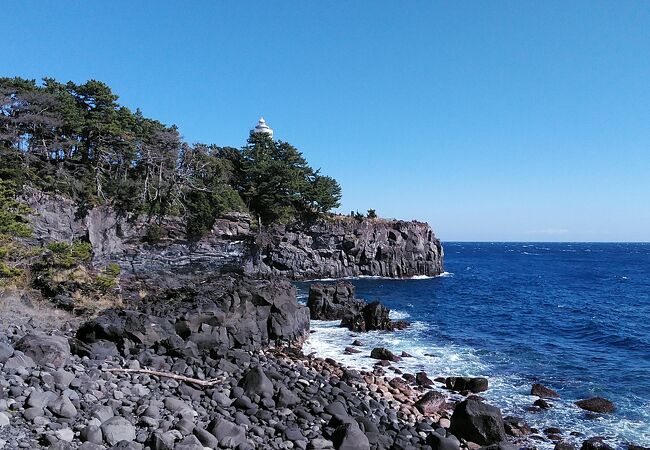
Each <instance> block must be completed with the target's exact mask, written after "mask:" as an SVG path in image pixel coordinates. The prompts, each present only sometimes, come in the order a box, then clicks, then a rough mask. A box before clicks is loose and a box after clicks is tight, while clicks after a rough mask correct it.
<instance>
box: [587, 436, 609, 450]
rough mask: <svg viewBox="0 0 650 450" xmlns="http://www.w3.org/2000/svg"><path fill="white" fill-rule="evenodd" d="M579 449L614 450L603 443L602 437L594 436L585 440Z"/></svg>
mask: <svg viewBox="0 0 650 450" xmlns="http://www.w3.org/2000/svg"><path fill="white" fill-rule="evenodd" d="M580 450H614V448H613V447H612V446H610V445H608V444H607V443H605V440H604V438H603V437H601V436H596V437H592V438H589V439H587V440H585V441H584V442H583V443H582V446H581V447H580Z"/></svg>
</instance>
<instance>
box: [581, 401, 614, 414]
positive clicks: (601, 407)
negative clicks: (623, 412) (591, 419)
mask: <svg viewBox="0 0 650 450" xmlns="http://www.w3.org/2000/svg"><path fill="white" fill-rule="evenodd" d="M575 404H576V406H577V407H578V408H581V409H584V410H587V411H591V412H595V413H611V412H614V411H615V410H616V406H615V405H614V403H612V402H610V401H609V400H607V399H605V398H602V397H593V398H588V399H585V400H578V401H577V402H576V403H575Z"/></svg>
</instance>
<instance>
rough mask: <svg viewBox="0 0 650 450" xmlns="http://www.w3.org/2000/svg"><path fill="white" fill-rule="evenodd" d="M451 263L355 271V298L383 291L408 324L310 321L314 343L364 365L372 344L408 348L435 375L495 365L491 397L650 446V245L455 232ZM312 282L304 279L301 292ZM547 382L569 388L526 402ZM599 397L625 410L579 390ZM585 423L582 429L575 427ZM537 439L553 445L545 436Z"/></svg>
mask: <svg viewBox="0 0 650 450" xmlns="http://www.w3.org/2000/svg"><path fill="white" fill-rule="evenodd" d="M444 248H445V270H446V272H445V274H443V275H442V276H439V277H435V278H429V279H411V280H386V279H372V278H360V279H353V280H351V281H352V282H353V283H354V284H355V285H356V288H357V297H360V298H363V299H365V300H368V301H372V300H380V301H381V302H383V303H384V304H386V305H387V306H388V307H389V308H391V310H392V311H391V315H392V317H394V318H404V319H406V320H408V321H410V322H411V324H412V325H411V327H410V328H408V329H407V330H404V331H398V332H393V333H387V332H371V333H366V334H363V335H361V339H362V340H363V341H364V344H365V346H366V347H365V350H367V352H366V351H364V352H363V353H361V354H358V355H344V354H343V349H344V347H345V346H347V345H349V344H350V343H351V341H352V340H353V338H352V337H351V333H350V332H349V331H348V330H346V329H342V328H339V327H338V322H325V321H312V328H313V329H314V330H316V332H315V333H313V334H312V336H311V337H310V341H309V342H308V344H307V345H306V347H305V351H306V352H312V351H313V352H316V353H317V354H318V355H319V356H329V357H332V358H335V359H337V360H339V361H341V362H343V363H344V364H346V365H348V366H352V367H356V368H366V369H369V368H371V367H372V365H373V362H374V361H373V360H371V359H370V358H369V357H368V356H367V355H368V354H369V352H370V349H371V348H372V347H375V346H383V347H387V348H389V349H391V350H393V351H394V352H401V351H402V350H405V351H407V352H409V353H411V354H412V355H413V356H414V358H404V359H403V360H402V361H401V362H399V363H397V366H398V367H400V368H401V369H403V370H405V371H410V372H415V371H420V370H424V371H426V372H427V373H428V374H429V375H430V376H431V377H432V378H433V377H436V376H451V375H471V376H487V377H488V378H489V382H490V389H489V390H488V391H487V392H486V393H484V394H485V395H484V396H485V397H486V398H487V400H488V402H490V403H492V404H494V405H496V406H499V407H500V408H502V409H503V411H504V415H515V416H519V417H522V418H524V419H525V420H526V421H527V422H528V423H529V424H530V425H531V426H534V427H536V428H538V429H540V430H541V429H544V428H545V427H550V426H553V427H559V428H560V429H561V430H562V432H563V434H564V435H565V436H566V437H567V439H569V440H570V439H574V440H575V441H576V442H581V441H582V440H583V439H585V438H587V437H591V436H595V435H599V436H604V437H606V439H607V441H608V442H609V443H610V444H613V445H619V446H620V445H622V444H625V443H628V442H633V443H636V444H639V445H645V446H650V244H625V243H620V244H619V243H612V244H603V243H597V244H592V243H446V244H444ZM308 286H309V284H308V283H301V284H299V285H298V289H299V294H300V296H301V298H305V297H306V295H307V292H308ZM534 382H541V383H542V384H544V385H546V386H549V387H551V388H553V389H555V390H556V391H558V392H559V393H560V395H561V399H559V400H557V401H553V402H552V403H553V407H552V408H551V409H550V410H546V411H542V412H529V411H528V408H529V407H530V406H531V405H532V403H533V401H534V400H535V399H536V397H532V396H530V395H529V393H530V387H531V385H532V384H533V383H534ZM591 396H602V397H605V398H608V399H610V400H612V401H613V402H614V403H615V404H616V406H617V410H616V412H615V413H613V414H609V415H595V416H594V415H589V414H587V413H586V412H584V411H582V410H580V409H578V408H577V407H576V406H574V404H573V402H575V401H576V400H579V399H582V398H587V397H591ZM571 432H579V433H582V436H577V437H571V436H569V433H571ZM537 445H538V447H542V448H545V447H552V444H551V443H543V442H540V443H538V444H537Z"/></svg>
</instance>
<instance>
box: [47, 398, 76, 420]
mask: <svg viewBox="0 0 650 450" xmlns="http://www.w3.org/2000/svg"><path fill="white" fill-rule="evenodd" d="M47 409H49V410H50V411H52V413H54V414H55V415H56V416H58V417H63V418H65V419H71V418H73V417H75V416H76V415H77V408H75V406H74V405H73V404H72V402H71V401H70V399H69V398H68V397H66V396H65V395H61V396H59V397H58V398H57V399H55V400H53V401H51V402H50V403H49V404H48V406H47Z"/></svg>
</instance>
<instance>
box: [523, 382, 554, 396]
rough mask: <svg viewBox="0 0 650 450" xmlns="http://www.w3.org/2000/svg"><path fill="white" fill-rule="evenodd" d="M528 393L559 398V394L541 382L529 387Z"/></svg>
mask: <svg viewBox="0 0 650 450" xmlns="http://www.w3.org/2000/svg"><path fill="white" fill-rule="evenodd" d="M530 395H536V396H537V397H540V398H559V397H560V394H558V393H557V392H555V391H554V390H553V389H551V388H547V387H546V386H544V385H543V384H539V383H535V384H533V386H532V387H531V388H530Z"/></svg>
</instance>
